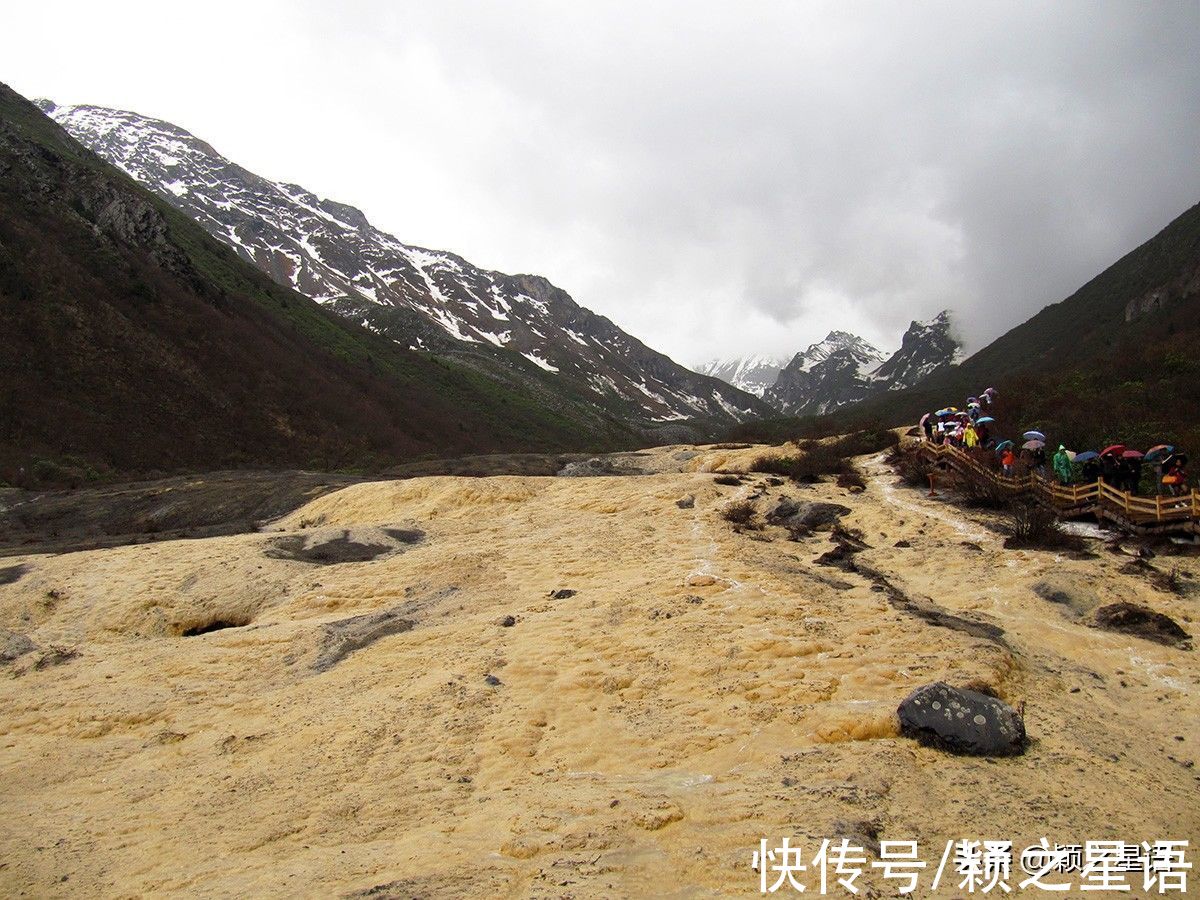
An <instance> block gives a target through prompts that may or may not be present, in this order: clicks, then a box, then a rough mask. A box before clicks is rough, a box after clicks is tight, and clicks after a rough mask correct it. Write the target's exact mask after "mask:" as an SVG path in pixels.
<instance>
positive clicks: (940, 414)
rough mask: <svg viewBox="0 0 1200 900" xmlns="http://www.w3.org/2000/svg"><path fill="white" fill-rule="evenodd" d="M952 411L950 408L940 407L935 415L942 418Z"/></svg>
mask: <svg viewBox="0 0 1200 900" xmlns="http://www.w3.org/2000/svg"><path fill="white" fill-rule="evenodd" d="M950 412H951V410H949V409H939V410H938V411H937V412H935V413H934V415H935V416H937V417H938V418H939V419H940V418H941V417H942V416H948V415H950Z"/></svg>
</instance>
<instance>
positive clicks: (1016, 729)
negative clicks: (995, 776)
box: [896, 681, 1026, 756]
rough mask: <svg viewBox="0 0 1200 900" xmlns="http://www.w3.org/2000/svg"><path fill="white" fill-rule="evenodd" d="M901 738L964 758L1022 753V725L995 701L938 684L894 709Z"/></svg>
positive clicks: (1010, 710)
mask: <svg viewBox="0 0 1200 900" xmlns="http://www.w3.org/2000/svg"><path fill="white" fill-rule="evenodd" d="M896 713H897V715H898V716H899V717H900V733H901V734H903V735H904V736H905V737H910V738H915V739H916V740H918V741H920V742H921V743H922V744H925V745H927V746H931V747H937V748H939V749H941V750H945V751H947V752H949V753H959V754H963V755H968V756H1016V755H1018V754H1021V753H1024V752H1025V744H1026V737H1025V723H1024V721H1023V720H1022V719H1021V716H1020V715H1019V714H1018V713H1017V711H1016V710H1015V709H1013V708H1012V707H1011V706H1008V705H1007V704H1005V703H1002V702H1000V701H999V700H997V699H996V698H995V697H989V696H988V695H987V694H980V693H977V692H976V691H968V690H964V689H962V688H955V687H951V686H950V685H948V684H945V683H943V682H941V681H938V682H935V683H934V684H927V685H924V686H922V687H919V688H917V689H916V690H915V691H913V692H912V693H911V694H909V695H908V696H907V697H905V698H904V702H903V703H901V704H900V708H899V709H898V710H896Z"/></svg>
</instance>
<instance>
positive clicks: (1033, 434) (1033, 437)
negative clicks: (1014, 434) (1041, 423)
mask: <svg viewBox="0 0 1200 900" xmlns="http://www.w3.org/2000/svg"><path fill="white" fill-rule="evenodd" d="M1021 437H1023V438H1025V440H1027V441H1045V440H1046V436H1045V435H1044V434H1042V433H1041V432H1040V431H1027V432H1025V433H1024V434H1023V435H1021Z"/></svg>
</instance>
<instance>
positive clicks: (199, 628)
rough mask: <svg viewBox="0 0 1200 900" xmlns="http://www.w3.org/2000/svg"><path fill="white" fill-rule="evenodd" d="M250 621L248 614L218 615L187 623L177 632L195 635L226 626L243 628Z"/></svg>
mask: <svg viewBox="0 0 1200 900" xmlns="http://www.w3.org/2000/svg"><path fill="white" fill-rule="evenodd" d="M250 622H251V619H250V617H249V616H219V617H217V618H215V619H208V620H206V621H204V622H198V623H197V624H195V625H189V626H188V627H186V628H184V629H183V630H182V631H181V632H179V634H180V637H196V636H197V635H201V634H210V633H212V632H214V631H222V630H224V629H226V628H245V627H246V626H247V625H249V624H250Z"/></svg>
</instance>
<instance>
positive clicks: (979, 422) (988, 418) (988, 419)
mask: <svg viewBox="0 0 1200 900" xmlns="http://www.w3.org/2000/svg"><path fill="white" fill-rule="evenodd" d="M995 421H996V420H995V419H993V418H992V417H991V416H981V417H980V418H979V419H978V420H976V422H975V424H976V425H990V424H991V423H992V422H995Z"/></svg>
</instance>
